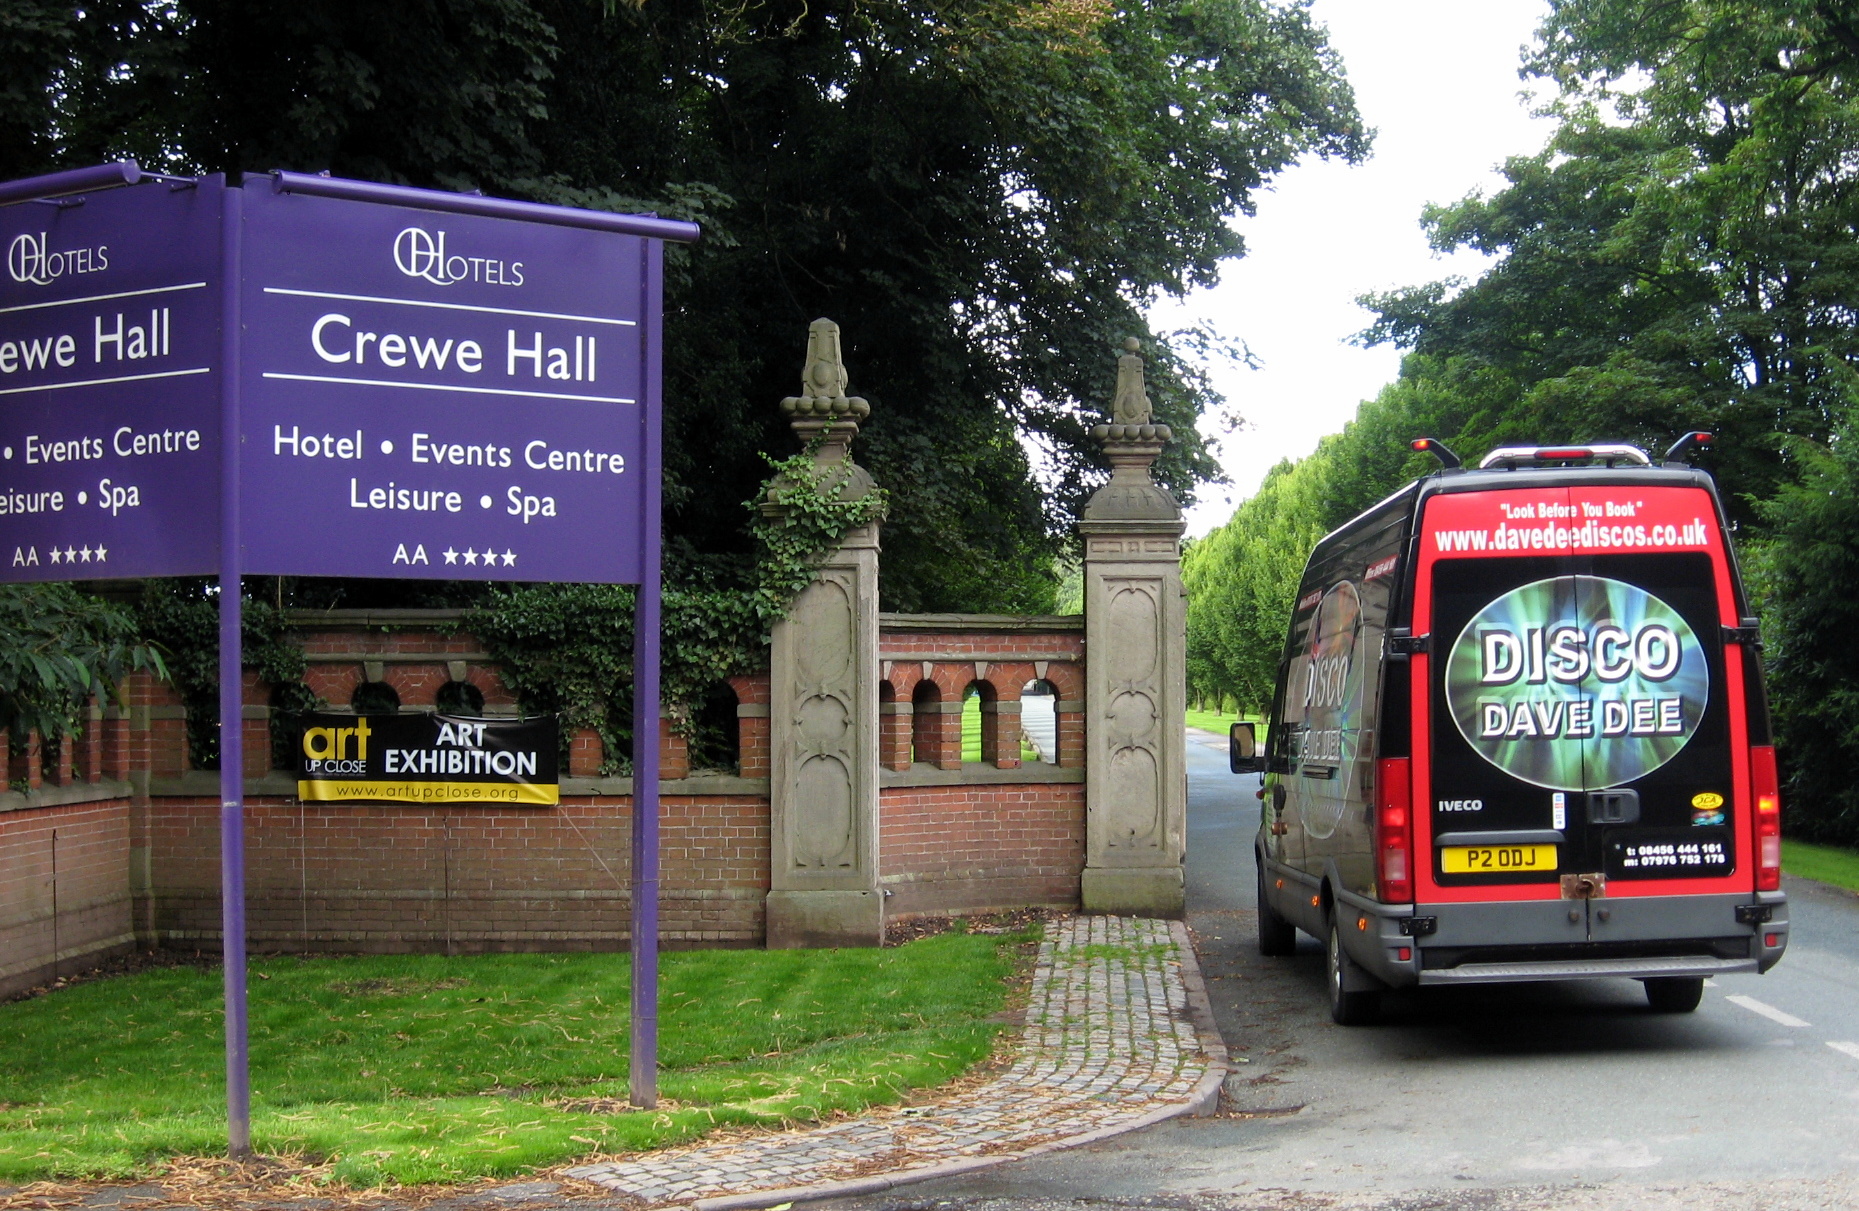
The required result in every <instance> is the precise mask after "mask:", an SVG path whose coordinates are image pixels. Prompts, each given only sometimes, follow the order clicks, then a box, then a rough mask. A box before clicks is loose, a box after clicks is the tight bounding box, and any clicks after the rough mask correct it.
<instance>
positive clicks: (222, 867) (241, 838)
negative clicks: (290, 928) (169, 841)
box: [219, 189, 252, 1160]
mask: <svg viewBox="0 0 1859 1211" xmlns="http://www.w3.org/2000/svg"><path fill="white" fill-rule="evenodd" d="M244 202H245V196H244V194H243V192H241V191H240V190H237V189H229V190H227V191H226V205H225V210H224V212H223V218H222V225H221V227H220V249H221V257H222V259H223V265H224V273H225V277H224V279H223V294H222V297H221V302H220V306H221V307H222V308H223V310H222V312H221V321H220V333H221V337H220V339H221V352H220V357H221V361H222V363H223V365H224V367H225V372H224V373H223V374H221V375H220V433H221V434H222V436H223V442H222V444H221V446H220V450H221V451H222V457H221V459H220V528H219V542H220V565H219V879H220V883H219V887H220V892H219V911H220V949H221V951H222V952H223V953H222V958H223V961H224V962H223V966H224V970H225V980H226V1151H227V1152H229V1153H231V1154H232V1156H233V1157H234V1158H235V1159H238V1160H244V1159H245V1158H247V1157H249V1156H251V1154H252V1076H251V1066H250V1064H249V1063H248V1060H247V1054H246V1040H247V1035H246V1021H245V1008H246V1006H245V678H244V676H243V670H244V668H245V660H244V655H245V653H244V650H243V643H242V636H241V635H240V633H239V628H240V626H241V618H240V614H241V610H240V605H241V602H240V596H241V594H242V592H243V588H244V586H243V583H242V582H241V580H240V574H239V569H240V567H241V565H242V560H241V558H240V555H241V551H240V535H239V346H240V339H241V337H242V336H243V333H242V332H241V331H240V325H239V285H240V281H239V279H240V273H239V269H240V265H241V256H240V254H241V251H242V247H243V243H244V239H243V237H244V230H243V228H244V224H243V222H242V221H241V220H242V219H243V217H244V212H245V207H244Z"/></svg>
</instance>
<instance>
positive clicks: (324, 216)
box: [226, 173, 698, 1107]
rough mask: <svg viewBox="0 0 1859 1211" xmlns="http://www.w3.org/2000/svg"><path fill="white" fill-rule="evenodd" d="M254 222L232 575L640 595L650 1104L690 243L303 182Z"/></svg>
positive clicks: (637, 891) (637, 979)
mask: <svg viewBox="0 0 1859 1211" xmlns="http://www.w3.org/2000/svg"><path fill="white" fill-rule="evenodd" d="M243 205H244V235H243V240H244V252H243V257H244V260H243V263H242V266H241V273H240V275H239V276H240V277H242V278H243V286H242V294H241V295H240V299H239V305H240V306H241V307H242V308H243V311H242V313H241V323H242V324H243V326H244V328H245V339H244V341H243V344H242V348H241V352H240V357H241V363H240V364H239V365H238V366H237V367H236V368H235V367H231V366H230V365H229V369H228V377H233V376H236V377H237V378H238V379H239V380H240V382H241V383H242V388H241V391H242V396H241V399H240V401H239V403H240V407H239V413H238V415H236V416H234V415H233V414H231V413H229V414H228V417H227V424H228V425H229V426H233V427H232V428H231V429H229V432H233V433H237V434H238V435H239V437H238V438H237V439H236V440H237V441H238V442H239V444H240V448H241V457H242V458H243V460H245V462H246V466H245V470H249V471H252V472H253V474H252V475H248V476H245V477H244V482H243V484H234V483H233V482H232V481H231V480H230V479H229V481H228V484H229V486H228V491H231V492H234V493H236V495H235V496H234V497H229V499H236V500H238V501H239V502H241V504H240V508H239V509H238V510H236V511H237V512H238V513H239V514H240V523H239V524H240V525H241V526H242V527H243V530H242V533H241V535H240V539H241V545H240V549H239V555H238V558H239V559H241V560H243V565H244V567H245V569H246V570H248V571H251V572H254V573H260V574H263V573H277V574H300V575H301V574H310V575H324V576H386V577H406V578H419V579H431V578H448V579H468V580H469V579H477V580H500V581H580V582H596V583H607V584H636V585H638V586H639V591H638V596H637V599H636V607H635V639H634V661H633V667H634V685H633V735H634V740H633V832H632V861H633V867H632V869H633V888H632V956H633V960H632V997H631V1001H632V1006H631V1012H632V1023H631V1026H632V1058H631V1090H630V1093H631V1099H632V1101H633V1102H634V1103H635V1104H637V1105H640V1106H645V1107H651V1106H655V1105H656V1104H657V1100H658V1082H657V1073H658V883H659V873H658V823H659V822H658V764H659V762H658V756H659V755H658V728H659V716H660V710H659V658H660V636H659V625H660V569H659V565H660V556H661V538H660V533H659V529H660V512H661V503H660V496H661V480H660V466H661V462H662V460H661V457H660V454H661V450H660V445H661V441H662V419H661V395H660V378H661V375H662V366H661V353H660V344H661V340H662V329H663V303H662V299H661V296H662V293H663V287H664V271H663V264H664V261H663V258H664V245H663V241H665V240H676V241H680V242H688V241H691V240H695V239H696V238H697V236H698V229H697V226H696V225H695V224H692V223H682V222H677V221H673V220H669V219H660V218H656V217H654V216H649V215H618V214H608V213H603V212H598V211H586V210H572V209H568V208H566V207H557V206H541V205H537V204H535V203H530V202H516V201H510V200H506V199H500V198H483V197H473V196H469V195H462V194H447V193H439V192H436V191H433V190H425V189H411V188H406V187H403V186H394V185H381V184H376V183H374V182H367V181H347V180H341V179H336V178H328V177H316V176H307V175H304V174H299V173H278V174H276V175H275V176H274V177H272V178H269V179H266V178H260V177H253V178H250V179H249V180H248V184H247V187H246V191H245V197H244V198H243ZM635 283H636V291H637V292H636V293H635V292H634V289H635V286H634V284H635ZM230 558H232V557H231V556H229V559H230ZM228 566H232V565H230V564H229V565H228ZM227 583H228V584H229V585H236V584H237V581H236V580H232V579H229V580H228V582H227ZM234 608H236V603H235V604H234ZM232 634H233V636H234V641H236V628H235V629H234V631H233V632H232ZM227 667H236V665H228V666H227ZM226 692H228V693H231V692H232V691H230V690H228V691H226ZM229 701H230V699H229ZM228 709H229V710H231V711H232V713H230V714H228V715H227V716H226V717H227V718H236V707H232V708H228ZM228 785H229V786H230V785H231V784H228ZM230 793H232V792H231V791H230V790H229V791H228V794H230ZM229 911H230V910H229ZM228 921H229V925H228V928H230V927H231V926H230V921H231V918H230V917H229V918H228ZM229 970H230V969H229ZM228 1020H229V1021H230V1016H229V1019H228ZM240 1043H241V1047H242V1045H243V1040H240ZM240 1054H241V1056H242V1054H243V1052H242V1051H241V1052H240ZM232 1056H233V1051H232V1049H231V1048H229V1050H228V1063H229V1064H231V1063H232Z"/></svg>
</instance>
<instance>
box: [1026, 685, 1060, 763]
mask: <svg viewBox="0 0 1859 1211" xmlns="http://www.w3.org/2000/svg"><path fill="white" fill-rule="evenodd" d="M1058 701H1059V689H1058V687H1057V686H1055V685H1053V684H1052V683H1051V682H1050V681H1046V680H1044V679H1035V680H1033V681H1029V682H1027V683H1026V685H1025V686H1024V687H1022V689H1021V690H1020V744H1021V749H1022V753H1021V755H1022V757H1023V758H1024V759H1025V760H1027V761H1043V762H1045V763H1046V764H1047V765H1057V764H1058V763H1059V716H1058Z"/></svg>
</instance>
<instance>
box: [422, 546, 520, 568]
mask: <svg viewBox="0 0 1859 1211" xmlns="http://www.w3.org/2000/svg"><path fill="white" fill-rule="evenodd" d="M440 554H441V555H444V556H445V561H446V562H447V563H457V562H458V560H459V556H460V554H461V552H459V551H455V550H453V549H452V548H451V547H447V548H446V549H445V550H443V551H441V552H440ZM462 554H463V556H464V559H465V563H466V564H467V565H468V566H473V567H475V566H476V565H478V564H479V563H482V564H483V565H484V566H485V567H487V568H494V567H496V566H497V561H498V560H499V559H502V560H503V566H504V567H506V568H508V567H513V566H515V564H516V552H515V551H505V552H504V553H503V554H502V555H498V553H497V552H496V551H493V550H491V549H490V548H489V547H486V548H485V549H484V550H483V551H482V552H479V551H474V550H472V549H471V548H470V547H466V548H465V550H464V551H463V552H462Z"/></svg>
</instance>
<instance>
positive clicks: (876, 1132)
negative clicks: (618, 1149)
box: [568, 916, 1212, 1205]
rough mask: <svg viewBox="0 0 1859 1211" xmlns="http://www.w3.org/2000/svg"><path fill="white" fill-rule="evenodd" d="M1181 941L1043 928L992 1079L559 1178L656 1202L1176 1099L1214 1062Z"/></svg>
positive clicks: (923, 1156) (1051, 1133) (1020, 1139)
mask: <svg viewBox="0 0 1859 1211" xmlns="http://www.w3.org/2000/svg"><path fill="white" fill-rule="evenodd" d="M1178 945H1179V943H1178V942H1177V941H1176V935H1173V934H1171V932H1170V930H1169V927H1168V924H1167V922H1164V921H1152V920H1141V919H1136V918H1129V917H1101V916H1092V917H1083V916H1080V917H1066V918H1060V919H1056V920H1053V921H1051V922H1049V923H1048V925H1047V928H1046V937H1045V940H1044V941H1043V942H1042V943H1041V945H1040V951H1039V962H1038V966H1037V967H1036V969H1035V971H1034V974H1033V985H1032V989H1031V993H1030V1000H1029V1003H1028V1005H1027V1012H1026V1025H1025V1028H1024V1032H1023V1035H1022V1045H1021V1050H1020V1055H1019V1058H1018V1060H1017V1061H1016V1062H1015V1063H1014V1064H1013V1066H1012V1067H1011V1068H1010V1069H1008V1070H1007V1071H1006V1072H1005V1073H1003V1074H1002V1075H1001V1076H1000V1078H999V1079H997V1080H994V1081H991V1082H989V1083H988V1084H986V1085H983V1086H980V1087H979V1088H974V1089H970V1090H967V1091H966V1092H964V1093H963V1094H961V1095H959V1096H957V1097H951V1098H949V1099H946V1100H943V1101H937V1102H931V1103H928V1104H925V1105H919V1106H908V1107H904V1108H901V1109H896V1110H889V1111H881V1112H877V1113H875V1114H873V1115H871V1116H870V1117H866V1118H861V1119H856V1120H851V1121H847V1122H842V1123H834V1124H831V1125H829V1126H825V1127H818V1128H813V1129H809V1130H802V1131H786V1132H779V1133H771V1134H768V1135H759V1136H754V1137H751V1138H748V1139H737V1140H732V1141H729V1142H726V1143H718V1144H710V1145H699V1146H697V1147H694V1148H690V1149H686V1150H684V1151H681V1152H672V1153H658V1154H654V1155H651V1156H649V1157H646V1158H644V1159H640V1160H622V1161H608V1162H601V1163H597V1164H592V1165H583V1166H579V1167H577V1168H574V1169H570V1170H569V1171H568V1172H569V1174H570V1175H571V1176H574V1177H579V1178H585V1179H587V1180H590V1181H594V1182H598V1183H600V1184H601V1185H603V1186H607V1187H609V1188H611V1189H614V1190H617V1191H621V1192H623V1193H626V1194H630V1195H633V1196H634V1197H637V1198H640V1199H642V1200H644V1201H645V1202H646V1203H648V1204H651V1205H664V1204H667V1203H680V1202H689V1201H692V1200H695V1199H699V1198H708V1197H713V1196H717V1195H741V1194H748V1193H751V1192H753V1191H757V1190H776V1189H788V1188H793V1187H800V1186H812V1185H818V1184H821V1183H825V1182H833V1181H842V1180H845V1179H847V1178H852V1177H862V1176H867V1175H870V1174H873V1173H893V1172H896V1171H900V1170H909V1169H917V1168H923V1167H927V1166H930V1165H937V1164H942V1163H944V1162H948V1161H955V1160H961V1159H963V1158H967V1157H975V1156H985V1155H991V1154H998V1153H1014V1152H1020V1151H1024V1150H1026V1149H1028V1148H1032V1147H1036V1146H1038V1145H1040V1144H1045V1143H1050V1142H1053V1141H1055V1140H1061V1139H1065V1138H1067V1137H1071V1136H1077V1135H1083V1134H1086V1133H1090V1132H1097V1131H1101V1130H1104V1129H1105V1128H1109V1127H1114V1126H1116V1125H1118V1124H1120V1123H1124V1122H1129V1121H1132V1120H1135V1119H1138V1118H1141V1117H1143V1116H1144V1115H1146V1114H1149V1113H1151V1112H1152V1111H1155V1110H1157V1109H1158V1108H1160V1107H1163V1106H1166V1105H1168V1104H1170V1103H1181V1102H1184V1101H1186V1100H1187V1099H1188V1097H1189V1095H1190V1093H1191V1091H1192V1090H1193V1089H1194V1087H1195V1084H1196V1082H1197V1081H1199V1080H1200V1079H1201V1077H1202V1076H1203V1075H1204V1074H1205V1073H1206V1072H1207V1070H1208V1067H1209V1065H1210V1063H1211V1062H1212V1060H1211V1059H1210V1057H1208V1056H1206V1055H1205V1054H1203V1053H1202V1052H1201V1050H1200V1045H1199V1042H1198V1039H1197V1037H1196V1034H1195V1030H1194V1024H1193V1021H1192V1019H1191V1018H1190V1016H1189V1013H1188V999H1187V990H1186V987H1185V985H1184V984H1183V981H1182V977H1181V965H1180V956H1179V953H1178V950H1177V946H1178Z"/></svg>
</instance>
